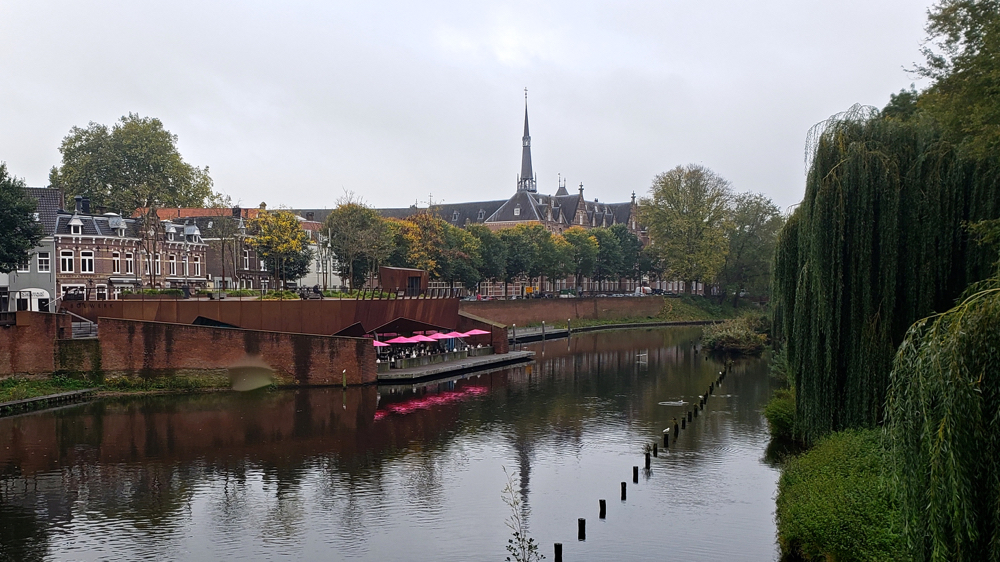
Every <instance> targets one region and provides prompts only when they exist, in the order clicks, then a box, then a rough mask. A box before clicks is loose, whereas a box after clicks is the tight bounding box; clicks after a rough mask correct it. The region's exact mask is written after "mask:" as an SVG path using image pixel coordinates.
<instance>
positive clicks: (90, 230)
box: [53, 210, 139, 238]
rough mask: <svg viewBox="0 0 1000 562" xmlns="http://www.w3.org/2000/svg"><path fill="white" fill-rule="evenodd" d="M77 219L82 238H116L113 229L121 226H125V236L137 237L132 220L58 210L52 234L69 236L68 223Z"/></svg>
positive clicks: (111, 215) (114, 215) (109, 215)
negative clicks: (80, 225) (81, 226)
mask: <svg viewBox="0 0 1000 562" xmlns="http://www.w3.org/2000/svg"><path fill="white" fill-rule="evenodd" d="M74 217H76V218H79V219H80V222H81V223H83V228H82V229H81V234H82V235H83V236H117V233H116V232H115V228H116V227H117V226H119V225H121V224H124V225H125V229H126V230H125V236H126V237H129V238H137V237H138V234H139V233H138V229H137V227H136V221H135V220H134V219H127V218H122V217H121V216H119V215H116V214H114V213H108V214H106V215H83V214H79V213H70V212H68V211H62V210H60V211H59V213H58V215H56V218H55V227H54V228H53V233H54V234H65V235H69V234H70V228H69V223H70V221H71V220H72V219H73V218H74Z"/></svg>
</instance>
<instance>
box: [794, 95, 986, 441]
mask: <svg viewBox="0 0 1000 562" xmlns="http://www.w3.org/2000/svg"><path fill="white" fill-rule="evenodd" d="M810 139H811V142H810V147H811V151H810V152H811V164H810V167H809V173H808V177H807V182H806V193H805V198H804V199H803V201H802V204H801V205H800V206H799V207H798V209H797V210H796V211H795V213H794V214H793V216H792V217H791V218H790V220H789V221H788V223H787V224H786V226H785V227H784V229H783V230H782V232H781V235H780V236H779V240H778V249H777V253H776V258H775V279H774V285H775V287H774V297H775V298H774V301H775V305H776V315H777V327H778V328H779V329H780V330H781V334H782V335H783V336H784V338H785V339H786V343H787V350H788V358H789V366H790V369H791V370H792V372H793V373H794V377H795V385H796V393H797V404H796V410H797V415H798V419H799V422H800V424H799V425H800V428H801V430H802V432H803V435H801V437H803V438H804V440H806V441H811V440H813V439H815V438H816V437H819V436H821V435H823V434H824V433H827V432H830V431H835V430H840V429H844V428H848V427H870V426H873V425H875V424H877V423H879V422H880V421H881V418H882V409H883V405H884V402H885V396H886V389H887V388H888V382H889V372H890V370H891V362H892V357H893V355H894V353H895V350H896V348H897V347H898V345H899V344H900V343H901V342H902V340H903V336H904V335H905V333H906V330H907V329H908V327H909V326H910V325H911V324H912V323H913V322H914V321H915V320H917V319H918V318H922V317H924V316H927V315H928V314H930V313H931V312H933V311H939V310H946V309H948V308H950V307H951V306H953V304H954V299H955V298H956V297H957V296H958V295H960V294H961V292H962V290H963V289H964V288H965V287H967V286H968V285H969V283H970V282H972V281H975V280H978V279H983V278H985V277H986V276H987V275H988V273H989V260H988V259H986V255H985V252H984V251H982V250H979V249H976V248H974V247H971V246H970V244H969V241H968V235H967V233H966V231H965V230H964V229H963V228H962V225H963V223H965V222H967V221H975V220H979V219H987V218H994V217H998V216H1000V197H998V196H997V194H998V193H1000V191H998V186H1000V182H998V180H1000V174H998V173H997V172H998V171H1000V166H997V164H996V162H995V161H993V160H990V161H984V160H973V159H970V158H968V157H966V156H964V154H965V153H964V152H963V151H961V150H959V149H957V148H955V147H954V146H953V145H951V144H949V143H948V142H946V141H944V140H942V137H941V133H940V129H939V128H938V126H937V125H935V124H934V123H933V122H931V121H930V120H928V119H923V118H920V117H919V116H917V117H914V118H912V119H907V120H900V119H889V118H885V117H883V115H882V114H881V113H880V112H879V111H877V110H875V109H873V108H862V107H855V108H853V109H852V110H851V111H849V112H848V113H845V114H842V115H838V116H835V117H833V118H831V119H830V120H829V121H827V122H825V123H822V124H820V125H819V126H817V128H816V129H814V131H813V132H811V134H810Z"/></svg>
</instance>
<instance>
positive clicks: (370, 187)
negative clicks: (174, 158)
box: [0, 0, 931, 206]
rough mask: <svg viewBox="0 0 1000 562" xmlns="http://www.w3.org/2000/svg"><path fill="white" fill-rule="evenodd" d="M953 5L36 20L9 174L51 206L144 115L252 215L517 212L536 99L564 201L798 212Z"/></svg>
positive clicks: (5, 132) (853, 0)
mask: <svg viewBox="0 0 1000 562" xmlns="http://www.w3.org/2000/svg"><path fill="white" fill-rule="evenodd" d="M930 3H931V2H929V1H927V0H920V1H917V2H914V1H913V0H891V1H890V0H886V1H882V2H874V1H871V0H868V1H861V0H845V1H840V2H816V1H802V0H796V1H792V0H774V1H768V2H746V1H745V0H744V1H739V0H704V1H700V2H693V1H659V2H548V3H539V2H507V3H502V4H500V3H475V2H453V3H449V2H421V3H414V2H379V3H346V2H345V3H328V2H307V1H289V2H280V3H278V2H270V3H269V2H235V1H234V2H222V1H197V2H196V1H173V2H165V1H161V2H142V3H138V2H125V1H117V2H115V1H104V2H100V1H93V2H69V1H65V2H58V1H44V0H32V1H26V0H25V1H21V0H13V1H8V2H4V3H2V4H0V160H6V161H7V163H8V167H9V169H10V170H11V171H12V172H14V173H16V174H18V175H22V176H25V177H26V179H27V180H28V182H29V183H30V184H31V185H44V184H45V183H46V181H47V172H48V169H49V168H50V167H51V166H52V165H53V164H57V163H58V161H59V153H58V145H59V142H60V141H61V139H62V137H64V136H65V135H66V134H67V133H68V131H69V129H70V127H72V126H74V125H77V126H85V125H86V124H87V123H88V122H89V121H96V122H101V123H107V124H110V123H112V122H113V121H115V120H116V119H117V118H118V117H120V116H121V115H123V114H126V113H128V112H137V113H140V114H143V115H151V116H156V117H159V118H160V119H162V120H163V122H164V124H165V126H166V127H167V128H168V129H170V130H171V131H172V132H174V133H175V134H177V135H178V137H179V139H180V141H179V144H180V148H181V152H182V154H183V155H184V157H185V159H186V160H187V161H188V162H190V163H192V164H195V165H208V166H210V167H211V170H212V176H213V177H214V179H215V181H216V187H217V188H218V189H220V190H223V191H225V192H227V193H229V194H230V195H232V196H233V197H234V199H238V200H241V201H242V202H243V203H244V204H246V205H256V204H257V203H259V202H260V201H267V202H268V204H269V205H272V206H277V205H282V204H283V205H288V206H332V205H333V204H334V202H335V200H336V198H337V197H338V196H339V194H340V193H341V192H342V190H343V189H348V190H353V191H355V192H357V193H359V194H361V195H363V196H364V197H365V198H366V199H367V200H368V201H369V202H370V203H372V204H375V205H378V206H391V205H405V204H410V203H412V202H414V201H415V200H420V201H426V200H427V199H428V195H429V194H433V197H434V199H435V200H444V201H450V202H458V201H466V200H474V199H482V198H501V197H506V196H507V195H508V194H509V193H510V192H512V191H513V190H514V186H515V184H514V179H515V175H516V173H517V171H518V169H519V166H518V163H519V158H520V149H519V147H520V135H521V118H522V111H523V107H522V104H523V95H522V91H521V89H522V88H523V87H525V86H527V87H528V88H529V110H530V113H531V129H532V150H533V156H534V162H535V170H536V173H537V174H538V177H539V189H540V190H541V191H545V192H553V191H555V183H556V174H557V173H561V174H562V175H563V176H564V177H566V178H568V181H569V182H570V184H571V185H576V184H578V183H580V182H583V183H584V184H585V186H586V189H587V195H588V197H598V198H600V199H601V200H609V201H611V200H618V201H623V200H626V199H627V197H628V196H629V194H630V193H631V192H632V191H633V190H634V191H636V192H639V193H640V194H641V193H643V192H645V191H646V190H647V189H648V187H649V184H650V181H651V179H652V177H653V176H654V175H655V174H656V173H658V172H661V171H664V170H666V169H669V168H671V167H673V166H676V165H678V164H686V163H689V162H697V163H701V164H704V165H706V166H709V167H711V168H712V169H714V170H715V171H717V172H719V173H720V174H722V175H724V176H725V177H727V178H728V179H729V180H731V181H732V182H733V184H734V186H735V187H736V189H739V190H754V191H760V192H763V193H765V194H767V195H769V196H771V197H772V198H774V199H775V201H776V202H778V203H779V204H780V205H782V206H788V205H792V204H794V203H797V202H798V201H799V200H800V199H801V196H802V190H803V176H804V170H803V146H804V139H805V135H806V132H807V131H808V129H809V127H811V126H812V125H813V124H815V123H816V122H818V121H821V120H823V119H825V118H826V117H828V116H829V115H831V114H833V113H836V112H839V111H843V110H845V109H847V108H848V107H850V106H851V105H852V104H854V103H864V104H873V105H878V106H881V105H883V104H884V103H886V101H887V100H888V97H889V94H890V93H893V92H896V91H898V90H899V89H901V88H903V87H906V86H908V85H909V84H910V83H911V82H913V81H914V77H913V76H911V75H909V74H907V73H906V72H905V71H904V67H909V66H911V65H912V64H913V63H914V62H915V61H917V60H919V52H918V49H919V46H920V42H921V40H922V38H923V25H924V18H925V13H926V9H927V7H928V6H929V5H930ZM918 85H919V83H918Z"/></svg>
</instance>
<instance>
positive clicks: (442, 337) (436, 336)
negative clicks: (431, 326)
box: [427, 332, 453, 340]
mask: <svg viewBox="0 0 1000 562" xmlns="http://www.w3.org/2000/svg"><path fill="white" fill-rule="evenodd" d="M427 337H429V338H431V339H432V340H450V339H451V338H452V337H453V336H450V335H448V334H442V333H440V332H439V333H437V334H431V335H429V336H427Z"/></svg>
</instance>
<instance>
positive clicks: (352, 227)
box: [323, 193, 392, 289]
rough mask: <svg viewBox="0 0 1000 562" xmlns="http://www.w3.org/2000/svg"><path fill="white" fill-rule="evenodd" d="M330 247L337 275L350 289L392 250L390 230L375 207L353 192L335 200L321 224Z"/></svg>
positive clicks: (359, 283)
mask: <svg viewBox="0 0 1000 562" xmlns="http://www.w3.org/2000/svg"><path fill="white" fill-rule="evenodd" d="M323 230H324V231H325V232H326V234H327V236H328V239H327V241H326V243H327V245H328V247H329V249H330V251H331V252H332V253H333V255H334V256H335V257H336V258H337V268H338V270H339V272H340V276H341V278H343V279H346V280H347V282H348V284H349V285H350V287H351V289H355V288H357V287H358V286H360V285H363V284H364V281H365V277H366V276H367V275H368V274H370V273H374V272H376V271H378V266H379V264H382V263H384V262H385V260H387V259H389V257H390V253H391V252H392V232H391V231H390V228H389V225H388V224H387V223H386V221H385V220H384V219H383V218H382V217H381V216H379V214H378V211H376V210H375V209H372V208H371V207H368V206H367V205H365V204H364V203H362V202H361V201H360V200H359V199H357V198H356V197H354V195H353V194H350V193H348V194H345V195H344V197H342V198H341V199H340V201H338V202H337V208H336V209H334V210H333V211H331V212H330V214H329V215H327V217H326V221H325V223H324V225H323Z"/></svg>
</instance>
